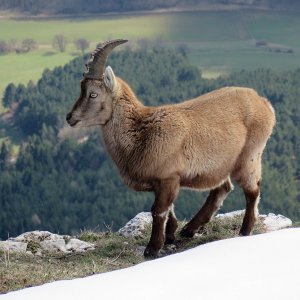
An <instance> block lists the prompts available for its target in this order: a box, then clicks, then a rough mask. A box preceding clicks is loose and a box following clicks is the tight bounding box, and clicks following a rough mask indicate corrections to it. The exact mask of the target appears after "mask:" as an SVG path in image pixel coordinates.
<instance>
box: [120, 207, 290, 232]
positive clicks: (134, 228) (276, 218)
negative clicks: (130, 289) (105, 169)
mask: <svg viewBox="0 0 300 300" xmlns="http://www.w3.org/2000/svg"><path fill="white" fill-rule="evenodd" d="M244 213H245V210H237V211H233V212H229V213H225V214H218V215H216V218H227V219H230V218H234V217H236V216H240V215H243V214H244ZM259 219H260V220H261V222H262V223H263V224H264V226H265V231H266V232H269V231H274V230H279V229H282V228H286V227H290V226H292V221H291V219H289V218H287V217H285V216H282V215H275V214H272V213H269V214H268V215H260V216H259ZM151 222H152V216H151V213H150V212H141V213H139V214H137V215H136V216H135V217H134V218H133V219H131V220H130V221H129V222H127V223H126V224H125V226H124V227H122V228H121V229H119V231H118V233H119V234H121V235H123V236H125V237H138V236H141V235H142V234H143V231H144V229H145V226H146V225H148V224H151Z"/></svg>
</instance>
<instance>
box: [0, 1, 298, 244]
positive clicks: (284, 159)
mask: <svg viewBox="0 0 300 300" xmlns="http://www.w3.org/2000/svg"><path fill="white" fill-rule="evenodd" d="M114 38H125V39H129V40H130V42H129V43H128V44H126V45H124V46H122V47H119V49H117V50H115V51H114V52H113V53H112V55H111V57H110V58H109V61H108V64H110V65H111V66H112V67H113V69H114V70H115V73H116V74H117V75H118V76H120V77H122V78H123V79H125V80H126V81H127V82H128V83H129V84H130V86H131V87H132V88H133V89H134V91H135V92H136V93H137V95H138V97H139V98H140V100H141V101H142V102H143V103H144V104H147V105H161V104H166V103H176V102H180V101H182V100H183V99H186V98H192V97H195V96H198V95H200V94H203V93H205V92H208V91H211V90H213V89H216V88H219V87H222V86H228V85H235V86H237V85H239V86H247V87H252V88H255V89H256V90H257V91H258V92H259V93H260V94H261V95H263V96H265V97H267V98H268V99H269V100H270V101H271V102H272V104H273V105H274V107H275V109H276V113H277V120H278V123H277V126H276V129H275V131H274V134H273V136H272V137H271V140H270V141H269V143H268V145H267V150H266V152H265V155H264V175H263V191H262V200H261V204H260V208H261V209H260V211H261V212H262V213H269V212H274V213H280V214H284V215H286V216H288V217H290V218H292V219H293V221H295V222H298V221H300V184H299V179H300V158H299V153H300V140H299V137H300V86H299V81H300V3H299V1H296V0H294V1H293V0H287V1H284V0H212V1H208V0H185V1H176V0H164V1H162V0H156V1H155V0H153V1H149V0H147V1H146V0H136V1H130V0H115V1H103V0H74V1H70V0H60V1H58V0H48V1H45V0H32V1H25V0H15V1H9V0H0V98H1V101H0V208H1V209H0V239H6V238H7V237H8V236H15V235H17V234H20V233H22V232H24V231H28V230H33V229H43V230H50V231H52V232H59V233H69V234H75V233H77V232H79V231H80V230H84V229H92V230H104V229H105V230H107V228H109V229H112V230H116V229H118V228H119V227H120V226H122V225H123V224H124V223H126V222H127V221H128V220H129V219H130V218H132V217H133V216H134V215H135V214H136V213H138V212H140V211H149V209H150V207H151V205H152V201H153V195H152V194H149V193H136V192H132V191H130V190H128V189H127V188H126V187H125V186H124V185H123V184H122V182H121V179H120V177H119V176H118V171H117V170H116V168H115V167H114V166H113V165H112V163H111V161H110V159H109V157H108V155H107V154H106V152H105V149H104V147H103V144H102V142H101V137H100V134H99V129H92V130H90V129H89V130H78V129H71V128H69V127H68V126H67V125H66V123H65V121H64V120H65V114H66V113H67V112H68V110H69V108H70V107H71V105H72V103H73V102H74V101H75V99H76V97H77V96H78V95H79V81H80V80H81V78H82V73H83V71H84V63H85V61H86V60H87V58H88V56H89V54H88V53H89V52H90V51H91V50H93V49H94V48H95V47H96V45H97V44H98V43H99V42H101V41H105V40H108V39H114ZM204 199H205V193H198V192H192V191H183V192H181V194H180V197H179V199H178V200H177V202H176V213H177V215H178V217H179V218H180V219H188V218H190V217H191V215H192V214H194V213H196V211H197V210H198V209H199V208H200V206H201V203H202V202H203V200H204ZM244 202H245V200H244V198H243V195H242V193H241V192H240V191H239V189H238V188H237V189H236V191H235V192H234V193H232V194H231V195H230V196H229V197H228V199H227V200H226V201H225V203H224V206H223V207H222V209H221V211H222V212H225V211H230V210H235V209H243V208H244V206H245V204H244Z"/></svg>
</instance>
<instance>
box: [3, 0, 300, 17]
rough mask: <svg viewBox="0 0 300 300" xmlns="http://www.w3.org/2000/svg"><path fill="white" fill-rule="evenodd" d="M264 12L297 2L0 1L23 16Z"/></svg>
mask: <svg viewBox="0 0 300 300" xmlns="http://www.w3.org/2000/svg"><path fill="white" fill-rule="evenodd" d="M226 7H228V8H239V7H240V8H244V7H246V8H263V9H284V10H298V9H300V2H299V1H297V0H286V1H285V0H213V1H209V0H184V1H179V0H152V1H148V0H139V1H130V0H115V1H104V0H91V1H88V4H87V1H85V0H74V1H69V0H50V1H44V0H33V1H26V0H15V1H10V0H0V10H13V11H17V12H19V13H25V14H32V15H34V14H48V15H56V14H67V15H68V14H70V15H73V14H82V13H88V14H93V13H108V12H125V11H140V10H157V9H171V8H173V9H186V8H199V9H221V8H226Z"/></svg>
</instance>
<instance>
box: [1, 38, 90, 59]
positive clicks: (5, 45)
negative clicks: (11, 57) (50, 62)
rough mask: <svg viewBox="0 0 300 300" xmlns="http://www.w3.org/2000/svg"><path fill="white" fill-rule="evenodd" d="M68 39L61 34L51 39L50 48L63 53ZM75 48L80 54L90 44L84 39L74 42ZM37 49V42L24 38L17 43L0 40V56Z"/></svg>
mask: <svg viewBox="0 0 300 300" xmlns="http://www.w3.org/2000/svg"><path fill="white" fill-rule="evenodd" d="M68 42H69V41H68V39H67V38H66V37H65V36H64V35H63V34H57V35H55V36H54V37H53V39H52V47H53V48H54V49H55V50H57V51H59V52H65V51H66V48H67V44H68ZM74 46H75V48H76V49H77V50H78V51H80V52H81V53H82V54H84V52H85V51H86V50H87V49H88V48H89V47H90V42H89V41H88V40H87V39H85V38H78V39H76V40H74ZM37 48H38V42H37V41H36V40H34V39H32V38H26V39H24V40H22V42H21V43H18V42H17V40H16V39H10V40H9V41H3V40H0V54H8V53H11V52H15V53H17V54H22V53H27V52H30V51H33V50H36V49H37Z"/></svg>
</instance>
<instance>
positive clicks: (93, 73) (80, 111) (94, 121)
mask: <svg viewBox="0 0 300 300" xmlns="http://www.w3.org/2000/svg"><path fill="white" fill-rule="evenodd" d="M126 42H127V40H121V39H119V40H113V41H107V42H104V43H102V44H100V45H99V46H98V47H97V48H96V50H94V52H93V53H92V54H91V59H90V60H89V61H88V62H87V64H86V67H87V72H86V73H84V74H83V76H84V78H83V80H82V81H81V93H80V96H79V98H78V100H77V101H76V102H75V104H74V106H73V108H72V110H71V112H69V113H68V114H67V117H66V120H67V122H68V123H69V125H71V126H76V127H85V126H93V125H104V124H105V123H106V122H107V121H108V120H109V119H110V117H111V114H112V96H113V94H114V92H115V91H116V89H117V82H116V78H115V75H114V72H113V70H112V68H111V67H107V68H106V69H105V70H104V66H105V62H106V59H107V57H108V55H109V53H110V52H111V51H112V50H113V49H114V48H115V47H116V46H118V45H120V44H123V43H126Z"/></svg>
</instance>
